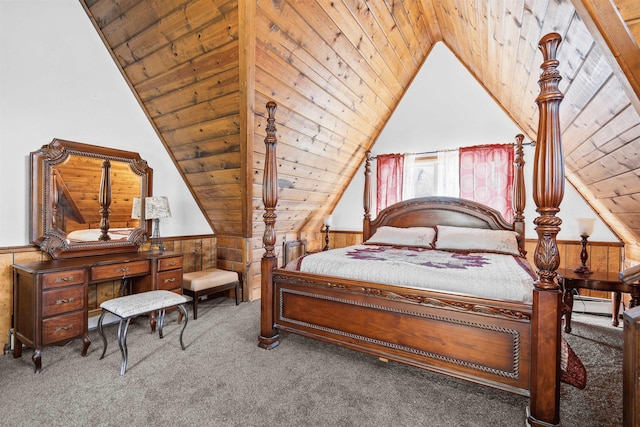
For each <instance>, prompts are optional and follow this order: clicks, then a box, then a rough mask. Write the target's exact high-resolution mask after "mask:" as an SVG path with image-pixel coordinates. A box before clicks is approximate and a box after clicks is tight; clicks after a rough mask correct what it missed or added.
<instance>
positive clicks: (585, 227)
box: [576, 218, 596, 236]
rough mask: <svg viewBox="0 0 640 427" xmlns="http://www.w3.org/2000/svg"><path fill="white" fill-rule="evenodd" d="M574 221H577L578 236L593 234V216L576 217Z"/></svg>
mask: <svg viewBox="0 0 640 427" xmlns="http://www.w3.org/2000/svg"><path fill="white" fill-rule="evenodd" d="M576 221H578V233H579V234H580V236H591V235H592V234H593V226H594V225H595V222H596V220H595V218H576Z"/></svg>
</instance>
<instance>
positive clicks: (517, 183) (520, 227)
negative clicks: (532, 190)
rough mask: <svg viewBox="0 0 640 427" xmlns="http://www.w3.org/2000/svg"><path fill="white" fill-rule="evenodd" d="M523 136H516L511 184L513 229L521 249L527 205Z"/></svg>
mask: <svg viewBox="0 0 640 427" xmlns="http://www.w3.org/2000/svg"><path fill="white" fill-rule="evenodd" d="M523 141H524V135H523V134H521V133H519V134H518V135H516V149H515V159H514V162H513V164H514V167H515V179H514V183H513V187H514V193H513V228H514V230H515V231H517V232H518V233H519V234H520V235H521V236H522V243H521V244H522V247H523V248H524V236H525V235H524V208H525V207H526V204H527V193H526V190H525V185H524V150H523V148H522V142H523Z"/></svg>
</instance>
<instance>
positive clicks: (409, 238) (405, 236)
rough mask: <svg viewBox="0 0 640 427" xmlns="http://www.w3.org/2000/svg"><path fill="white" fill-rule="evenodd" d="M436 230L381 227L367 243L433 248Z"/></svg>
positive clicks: (431, 228) (428, 228)
mask: <svg viewBox="0 0 640 427" xmlns="http://www.w3.org/2000/svg"><path fill="white" fill-rule="evenodd" d="M435 237H436V230H435V229H434V228H433V227H408V228H399V227H386V226H385V227H380V228H378V229H377V230H376V232H375V233H374V235H373V236H371V237H370V238H369V240H367V241H366V242H365V243H370V244H378V245H392V246H418V247H421V248H432V247H433V239H434V238H435Z"/></svg>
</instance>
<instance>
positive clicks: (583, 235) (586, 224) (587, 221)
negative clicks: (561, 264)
mask: <svg viewBox="0 0 640 427" xmlns="http://www.w3.org/2000/svg"><path fill="white" fill-rule="evenodd" d="M576 221H578V232H579V233H580V239H581V240H580V244H581V245H582V249H581V250H580V261H581V262H582V264H581V265H580V266H579V267H578V268H576V269H575V270H573V272H574V273H576V274H584V275H589V274H592V273H593V272H592V271H591V270H590V269H589V267H587V259H588V258H589V253H588V252H587V239H588V238H589V236H591V234H593V226H594V224H595V221H596V220H595V219H594V218H576Z"/></svg>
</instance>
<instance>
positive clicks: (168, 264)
mask: <svg viewBox="0 0 640 427" xmlns="http://www.w3.org/2000/svg"><path fill="white" fill-rule="evenodd" d="M176 264H177V262H175V261H169V262H167V267H173V266H174V265H176Z"/></svg>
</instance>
